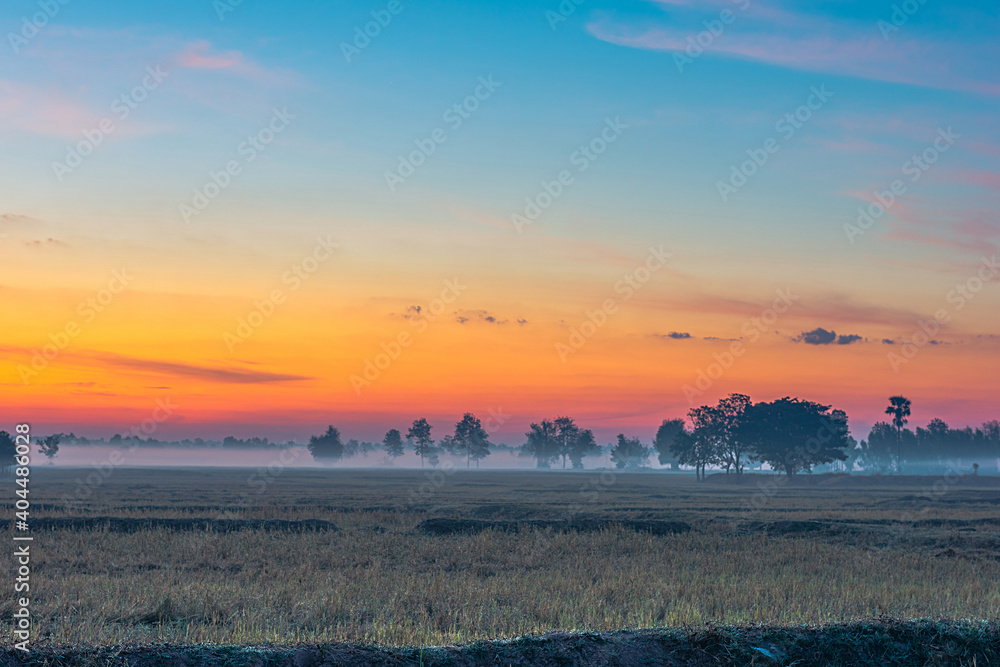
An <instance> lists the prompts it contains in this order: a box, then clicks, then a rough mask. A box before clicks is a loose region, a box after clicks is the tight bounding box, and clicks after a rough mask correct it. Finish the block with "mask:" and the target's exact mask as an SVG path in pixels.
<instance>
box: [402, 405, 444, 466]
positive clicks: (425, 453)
mask: <svg viewBox="0 0 1000 667" xmlns="http://www.w3.org/2000/svg"><path fill="white" fill-rule="evenodd" d="M406 439H407V440H408V441H410V442H412V443H413V451H415V452H416V453H417V454H418V455H419V456H420V467H421V468H423V467H424V457H429V456H431V455H432V454H434V453H435V452H434V440H433V439H432V438H431V425H430V424H429V423H428V422H427V420H426V419H425V418H423V417H421V418H420V419H417V420H414V422H413V426H411V427H410V430H409V431H407V432H406ZM436 458H437V457H436V456H435V457H434V459H435V460H436Z"/></svg>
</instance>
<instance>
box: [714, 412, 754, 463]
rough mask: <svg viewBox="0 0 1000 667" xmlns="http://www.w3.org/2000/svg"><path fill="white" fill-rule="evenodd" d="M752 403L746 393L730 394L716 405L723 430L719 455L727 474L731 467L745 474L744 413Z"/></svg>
mask: <svg viewBox="0 0 1000 667" xmlns="http://www.w3.org/2000/svg"><path fill="white" fill-rule="evenodd" d="M750 404H751V403H750V397H749V396H747V395H746V394H730V395H729V396H727V397H726V398H723V399H721V400H720V401H719V403H718V405H716V406H715V409H716V411H717V412H718V415H719V424H718V428H719V429H720V431H721V437H720V438H719V444H718V452H717V457H718V459H719V462H720V463H721V464H722V465H723V466H725V468H726V474H727V475H728V474H729V469H730V468H732V469H733V470H735V471H736V474H737V475H742V474H743V462H744V457H746V455H747V443H746V438H745V436H744V434H743V431H742V427H743V417H744V414H745V413H746V410H747V408H748V407H749V406H750Z"/></svg>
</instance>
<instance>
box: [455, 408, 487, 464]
mask: <svg viewBox="0 0 1000 667" xmlns="http://www.w3.org/2000/svg"><path fill="white" fill-rule="evenodd" d="M452 443H453V444H452V446H453V447H454V449H455V451H457V452H464V453H465V467H466V468H470V467H472V466H471V462H472V459H475V460H476V467H477V468H478V467H479V461H480V459H484V458H486V457H487V456H489V455H490V435H489V433H487V432H486V430H485V429H484V428H483V424H482V422H480V421H479V418H478V417H476V416H475V415H474V414H472V413H471V412H466V413H465V414H464V415H462V418H461V419H460V420H459V422H458V423H457V424H455V435H454V436H452Z"/></svg>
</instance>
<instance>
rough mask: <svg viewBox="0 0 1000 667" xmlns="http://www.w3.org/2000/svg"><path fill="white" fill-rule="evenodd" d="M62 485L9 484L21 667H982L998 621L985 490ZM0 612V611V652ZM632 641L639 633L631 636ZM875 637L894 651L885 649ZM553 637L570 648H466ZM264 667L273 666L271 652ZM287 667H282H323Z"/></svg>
mask: <svg viewBox="0 0 1000 667" xmlns="http://www.w3.org/2000/svg"><path fill="white" fill-rule="evenodd" d="M86 475H87V471H71V470H60V469H58V468H53V469H36V470H35V471H33V478H32V502H33V506H32V520H33V529H34V532H35V535H36V539H35V541H34V542H33V543H32V556H33V558H32V577H33V579H32V591H31V593H32V602H31V611H32V614H33V621H34V631H35V633H36V637H35V638H34V639H33V642H32V645H33V647H35V648H36V649H38V650H39V651H40V652H38V653H36V654H35V655H36V658H37V660H39V661H41V660H49V658H51V656H55V655H64V654H65V650H67V647H75V648H74V649H73V650H78V651H84V652H86V651H92V652H94V651H96V653H94V655H97V654H99V653H100V650H101V649H100V647H116V648H115V651H117V652H118V653H116V655H127V653H120V651H121V650H123V647H124V648H126V649H127V648H128V647H139V646H149V645H161V646H162V645H164V644H166V645H169V646H170V647H176V646H181V645H186V646H192V647H193V646H204V645H217V644H224V645H237V646H251V645H252V646H260V645H272V646H279V645H291V644H309V645H318V644H323V645H326V646H328V647H329V646H330V645H332V644H333V643H337V644H338V645H339V646H340V649H338V650H341V649H342V650H347V648H345V646H346V647H355V648H352V649H351V650H357V651H362V652H363V651H366V650H374V651H376V653H374V654H372V655H374V656H375V657H374V658H372V660H374V661H375V662H372V663H371V664H376V663H377V662H378V661H379V660H383V661H390V657H391V658H392V659H393V660H396V659H397V658H398V660H401V661H403V662H406V661H407V660H409V658H408V657H407V655H408V654H404V653H400V652H399V651H396V652H395V653H392V652H390V653H378V652H377V651H378V650H381V649H367V648H364V647H407V646H409V647H416V646H427V647H431V646H448V645H464V646H465V648H464V649H461V650H459V649H454V651H457V653H454V654H448V653H447V650H446V649H436V650H437V651H438V653H435V652H434V651H435V649H429V648H428V649H425V653H427V654H428V656H429V657H427V659H425V660H424V664H433V661H434V660H439V659H440V660H444V661H451V663H452V664H472V663H463V662H462V660H466V659H475V655H480V654H482V656H486V655H487V654H488V655H489V656H491V658H490V659H491V660H492V659H502V660H503V661H504V664H506V663H507V662H512V658H511V657H510V655H508V653H510V652H511V651H514V650H515V649H516V650H517V651H520V650H521V649H524V650H528V649H529V648H531V646H534V648H533V649H531V650H541V649H538V646H539V645H533V644H531V643H530V642H532V641H533V642H543V645H544V646H546V647H548V648H547V649H546V650H550V651H555V653H554V654H553V655H556V654H558V655H562V653H560V652H565V651H568V653H566V655H565V656H564V657H565V659H566V660H569V662H563V663H562V664H571V663H572V661H573V660H574V658H572V655H573V651H577V650H578V649H579V650H583V649H580V648H579V647H580V646H583V647H590V649H593V650H597V651H598V653H600V651H602V650H606V649H608V648H609V647H612V648H613V649H614V650H613V651H612V653H613V654H614V655H617V656H619V657H618V658H616V659H624V657H625V656H628V655H633V654H634V655H633V657H635V658H636V660H638V661H639V662H640V663H641V661H642V660H644V659H646V658H650V659H652V658H653V654H654V653H655V651H656V650H660V649H655V650H654V648H653V647H654V646H656V647H662V646H666V645H671V646H673V645H674V644H676V646H677V647H678V648H676V650H675V651H674V653H672V654H671V655H674V654H675V653H676V654H677V655H681V654H684V653H683V651H687V650H694V649H692V648H691V647H692V646H693V644H691V642H692V641H693V640H692V637H693V636H697V633H698V632H701V633H703V634H702V635H701V636H702V637H708V638H710V639H711V638H713V637H714V639H711V641H709V640H708V639H706V640H704V641H709V644H711V645H712V646H716V648H718V647H723V646H729V648H728V649H726V650H727V651H728V654H729V655H730V656H737V655H743V654H742V653H740V651H747V652H748V653H747V654H746V655H754V656H757V655H759V656H760V660H761V661H763V662H760V664H777V662H772V663H768V662H767V661H768V660H771V661H779V662H780V661H781V652H782V651H785V652H787V651H789V650H798V649H795V645H797V644H796V642H798V641H799V638H801V636H806V635H803V634H801V633H808V632H821V633H822V632H826V634H825V635H823V636H824V637H827V639H828V640H829V637H830V634H829V631H828V630H816V631H814V630H809V629H808V628H810V627H815V626H819V625H823V626H831V625H832V624H851V623H854V624H855V625H849V626H843V627H849V628H852V629H851V630H850V632H846V631H845V632H842V634H843V635H844V636H846V637H860V638H865V639H864V641H867V642H869V643H871V642H874V643H873V644H872V645H873V646H879V645H880V644H879V642H885V641H887V642H888V644H887V645H891V646H896V647H897V648H898V647H899V646H919V645H921V644H920V641H918V640H919V638H920V637H924V638H925V639H926V638H927V637H931V636H933V637H938V638H939V639H940V641H938V644H939V645H940V646H946V645H947V646H952V645H953V647H958V648H956V649H955V650H958V651H959V653H958V654H957V655H962V653H961V652H962V651H971V653H968V654H967V655H966V658H967V659H968V660H969V662H968V664H972V662H971V658H969V656H973V655H978V656H980V657H979V663H978V664H995V663H996V661H997V659H998V658H997V657H996V655H995V654H994V655H993V656H992V660H993V662H992V663H988V662H987V663H984V662H983V660H984V659H985V658H987V656H988V655H989V653H988V651H987V649H988V648H989V646H991V644H990V641H992V642H994V644H992V646H993V647H994V650H995V648H996V645H995V642H996V630H995V625H991V623H995V622H996V620H997V618H998V610H1000V587H998V586H997V585H996V582H997V581H1000V516H998V509H1000V479H998V478H990V477H984V476H983V477H972V476H966V477H958V476H943V477H940V478H933V477H896V478H888V477H882V478H879V477H859V476H846V475H827V476H808V475H803V476H801V477H800V478H798V479H795V480H792V481H791V482H787V481H786V480H784V478H781V477H777V476H750V475H745V476H744V478H743V479H742V480H737V479H735V477H734V476H730V477H728V478H727V477H726V476H725V475H719V476H714V477H710V478H709V479H708V480H706V481H704V482H697V481H695V480H694V478H693V476H688V475H678V474H669V473H622V472H610V471H605V472H597V471H584V472H563V471H552V472H533V471H532V472H490V471H465V470H446V471H429V470H428V471H393V470H368V471H357V470H352V471H333V470H331V471H323V470H292V469H285V470H280V469H277V468H276V469H272V470H271V471H270V472H264V473H263V474H262V473H261V471H254V470H234V469H227V470H219V469H167V470H164V469H157V470H129V469H121V470H115V471H113V472H112V473H111V474H110V476H108V477H107V478H106V479H105V478H103V477H102V478H101V479H100V481H99V483H98V484H90V485H88V481H87V479H86ZM95 479H96V478H92V479H91V480H90V481H91V482H93V481H95ZM81 496H86V498H85V499H83V500H81V501H80V502H70V501H68V500H67V499H72V498H78V497H81ZM8 504H9V505H10V507H8V514H9V515H10V516H13V506H12V504H11V503H8ZM82 519H85V520H82ZM6 560H7V568H8V576H9V577H11V580H13V577H14V576H15V574H14V570H13V567H14V566H13V559H6ZM12 612H13V600H12V599H11V598H10V597H9V596H8V597H5V598H4V599H3V601H2V602H0V626H2V627H0V632H2V633H3V636H4V637H10V636H12V628H11V627H10V620H11V614H12ZM876 619H877V620H876ZM892 619H930V620H929V621H928V622H925V623H923V624H917V625H913V624H902V625H900V624H898V623H897V621H895V620H892ZM949 619H964V622H965V623H967V625H961V624H960V625H954V624H953V623H951V621H950V620H949ZM858 623H860V624H861V625H857V624H858ZM710 624H711V625H710ZM968 624H971V625H968ZM782 627H784V628H786V630H781V629H780V628H782ZM640 628H645V629H653V630H651V631H650V632H646V631H642V632H631V631H632V630H637V629H640ZM677 628H686V629H687V630H684V631H680V630H677ZM787 628H798V630H795V631H794V632H793V634H794V635H795V638H792V635H787V636H785V639H784V640H781V641H777V642H775V643H774V646H775V647H776V648H778V651H779V653H777V654H774V655H775V657H768V655H767V654H766V653H764V652H761V651H759V650H758V649H760V648H763V649H764V651H769V650H770V649H768V648H767V646H763V645H759V646H757V647H756V648H755V647H754V646H753V645H751V644H752V641H751V640H752V639H753V637H754V635H753V633H758V635H759V634H760V633H767V632H786V633H788V632H792V630H787ZM859 628H860V629H859ZM892 628H895V630H892V631H893V632H899V633H901V634H900V635H899V636H900V637H909V639H905V640H904V639H898V638H896V639H891V640H887V639H885V637H886V636H888V635H887V634H886V633H889V632H890V630H891V629H892ZM623 630H627V631H630V632H625V633H622V632H621V631H623ZM553 632H563V633H572V634H564V635H555V636H552V637H549V638H548V639H544V640H542V639H534V640H528V639H520V640H518V641H519V642H520V643H516V644H511V643H509V642H508V643H501V644H496V643H485V644H476V642H490V641H492V640H501V639H514V638H518V637H521V638H524V637H536V638H537V637H540V636H542V635H546V634H548V633H553ZM678 632H680V634H677V633H678ZM865 632H867V633H868V634H865ZM991 632H992V633H993V634H990V633H991ZM587 633H589V634H587ZM692 633H695V634H694V635H692ZM704 633H708V634H704ZM712 633H715V634H714V635H713V634H712ZM748 633H749V634H748ZM795 633H799V634H795ZM859 633H860V634H859ZM880 633H881V634H880ZM935 633H936V634H935ZM588 637H589V639H588ZM984 637H985V638H986V639H984ZM914 638H917V639H916V640H915V639H914ZM990 638H992V639H990ZM793 639H794V641H793ZM760 641H764V640H763V639H761V640H760ZM816 641H819V640H816ZM816 641H814V642H813V644H812V646H813V647H814V648H815V646H817V645H819V644H822V642H819V644H817V643H816ZM858 641H859V642H860V641H861V640H860V639H859V640H858ZM982 641H985V642H986V644H984V646H986V648H982V651H981V652H980V653H976V651H978V650H980V649H979V648H976V646H979V644H977V642H982ZM526 642H527V643H526ZM595 642H596V643H595ZM671 642H673V643H674V644H671ZM712 642H715V643H714V644H713V643H712ZM949 642H951V643H949ZM963 642H969V643H968V644H963ZM807 643H808V642H807ZM598 644H599V645H600V646H603V647H604V649H600V648H599V646H598ZM859 645H860V644H859ZM511 646H514V647H515V648H511ZM789 646H791V647H792V649H789ZM88 647H95V648H88ZM595 647H597V648H595ZM636 647H639V648H636ZM685 647H686V648H685ZM781 647H784V648H781ZM800 648H801V647H800ZM980 648H981V647H980ZM590 649H588V650H590ZM129 650H132V649H129ZM150 650H151V649H148V648H146V649H141V650H140V653H141V655H144V656H146V657H147V658H148V657H149V656H150V655H153V653H150ZM157 650H161V651H175V652H176V651H181V650H193V651H195V652H196V653H197V652H198V651H201V652H202V653H204V651H205V650H209V649H197V650H196V649H194V648H192V649H178V648H169V649H167V648H163V649H157ZM212 650H215V649H212ZM234 650H235V649H234ZM274 650H276V651H278V653H274V654H268V655H269V656H270V658H268V660H270V659H271V658H273V659H274V660H279V662H276V663H274V664H280V660H281V659H283V658H281V655H285V654H280V652H281V650H285V649H274ZM305 650H306V649H300V653H299V654H298V657H296V658H294V660H293V662H289V663H288V664H317V665H319V664H324V663H323V662H322V661H321V660H320V659H319V658H316V660H317V661H313V662H309V660H311V658H309V659H307V657H308V656H307V654H305V653H301V651H305ZM308 650H310V651H319V652H320V653H317V654H316V655H320V656H321V655H325V654H323V651H324V650H326V651H329V650H333V649H330V648H327V649H319V648H312V649H308ZM401 650H404V651H405V649H401ZM449 650H450V649H449ZM873 650H874V649H873ZM899 650H902V649H899ZM440 651H445V653H444V654H440ZM470 651H471V652H473V653H474V655H473V654H470ZM498 651H500V652H502V653H503V654H504V655H503V656H502V657H498V656H499V654H498V653H497V652H498ZM650 651H652V653H650ZM677 651H680V652H681V653H677ZM515 652H516V651H515ZM202 653H198V654H199V655H201V654H202ZM279 654H280V655H279ZM8 655H14V654H13V653H10V654H8ZM81 655H82V654H81ZM171 655H174V654H171ZM178 655H179V654H178ZM261 655H263V654H261ZM308 655H312V654H308ZM361 655H362V654H361V653H359V654H358V656H359V657H358V660H360V659H361V658H360V656H361ZM442 655H443V656H444V657H442ZM470 655H473V657H472V658H470V657H469V656H470ZM519 655H521V653H519ZM581 655H582V654H581ZM600 655H602V656H604V654H603V653H601V654H600ZM684 655H686V654H684ZM692 655H694V654H692ZM873 655H874V654H873ZM914 655H916V654H914ZM928 655H930V654H928ZM941 655H945V654H943V653H942V654H941ZM46 656H48V657H46ZM434 656H437V657H434ZM643 656H645V657H643ZM174 657H176V656H174ZM314 657H315V656H314ZM418 657H419V656H418ZM606 657H607V656H604V657H601V658H600V659H598V654H594V655H591V656H589V657H588V658H587V661H589V662H594V663H595V664H597V663H599V662H600V660H604V659H605V658H606ZM244 658H245V656H244ZM244 658H238V659H237V662H236V663H234V664H244V663H243V662H242V660H243V659H244ZM459 658H461V660H459ZM785 658H786V659H787V658H788V656H787V655H786V656H785ZM95 659H97V658H95ZM164 659H167V658H164ZM170 659H173V658H170ZM220 659H221V658H220ZM289 659H292V658H289ZM365 659H366V660H367V659H368V658H365ZM484 659H485V658H484ZM577 659H581V660H582V659H583V658H582V657H580V656H577ZM678 659H679V658H678ZM692 659H693V658H692ZM915 659H916V658H915ZM2 660H3V654H2V653H0V662H2ZM101 660H104V658H100V659H99V660H98V662H95V663H94V664H108V662H107V660H104V661H103V662H101ZM429 660H430V662H429ZM935 660H936V658H932V657H927V656H925V659H924V662H913V663H905V662H899V663H898V664H924V663H925V662H928V661H930V663H931V664H935V662H934V661H935ZM355 662H356V660H355ZM556 662H558V660H557V661H556ZM23 664H32V663H27V662H26V663H23ZM34 664H42V663H34ZM45 664H62V663H57V662H48V663H45ZM65 664H74V663H65ZM122 664H125V663H122ZM128 664H132V665H137V664H154V663H151V662H150V663H145V662H142V661H141V660H137V659H135V657H134V656H133V659H131V660H130V661H128ZM162 664H173V663H162ZM205 664H218V663H217V662H216V663H205ZM262 664H263V663H262ZM330 664H332V663H330ZM512 664H517V663H516V661H514V662H512ZM553 664H556V663H553ZM606 664H635V663H633V662H632V661H631V660H629V661H626V662H618V663H615V662H614V661H613V660H612V661H611V662H606ZM665 664H671V663H669V662H668V663H665ZM674 664H701V663H697V662H687V663H683V662H676V663H674ZM705 664H715V663H705ZM720 664H730V663H720ZM732 664H738V663H732ZM872 664H875V663H872ZM940 664H959V663H954V662H952V663H948V662H947V661H946V662H943V663H940ZM962 664H964V659H963V662H962Z"/></svg>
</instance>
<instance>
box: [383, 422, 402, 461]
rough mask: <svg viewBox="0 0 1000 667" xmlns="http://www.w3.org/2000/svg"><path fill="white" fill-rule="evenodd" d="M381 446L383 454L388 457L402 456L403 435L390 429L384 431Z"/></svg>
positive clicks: (395, 429) (397, 430) (394, 429)
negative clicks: (383, 449)
mask: <svg viewBox="0 0 1000 667" xmlns="http://www.w3.org/2000/svg"><path fill="white" fill-rule="evenodd" d="M382 444H383V445H384V446H385V453H386V454H388V455H389V456H391V457H393V458H396V457H398V456H402V455H403V435H402V434H401V433H400V432H399V429H397V428H391V429H389V430H388V431H386V433H385V437H384V438H383V439H382Z"/></svg>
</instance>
